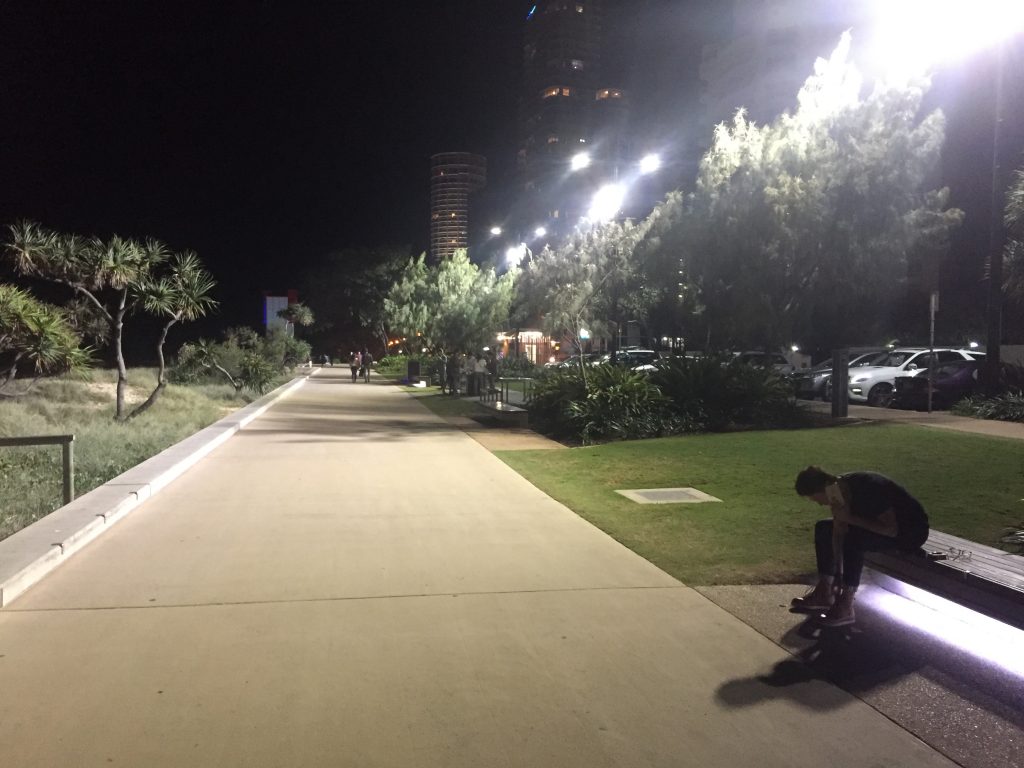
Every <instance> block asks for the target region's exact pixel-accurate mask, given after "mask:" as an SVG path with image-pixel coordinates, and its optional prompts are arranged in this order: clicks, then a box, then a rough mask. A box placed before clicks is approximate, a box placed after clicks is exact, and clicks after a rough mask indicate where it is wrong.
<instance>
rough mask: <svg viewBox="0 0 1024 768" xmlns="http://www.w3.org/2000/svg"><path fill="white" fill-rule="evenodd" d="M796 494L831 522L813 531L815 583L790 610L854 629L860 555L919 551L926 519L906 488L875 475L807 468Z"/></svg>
mask: <svg viewBox="0 0 1024 768" xmlns="http://www.w3.org/2000/svg"><path fill="white" fill-rule="evenodd" d="M796 492H797V494H799V495H800V496H803V497H804V498H807V499H810V500H811V501H814V502H815V503H817V504H821V505H822V506H826V507H829V508H830V509H831V510H832V517H831V519H828V520H820V521H818V523H817V524H816V525H815V526H814V553H815V556H816V558H817V564H818V583H817V584H816V585H815V587H814V589H812V590H811V591H810V592H808V593H807V594H806V595H804V596H803V597H796V598H794V599H793V602H792V606H793V608H794V609H795V610H798V611H806V612H808V613H818V612H821V613H824V614H825V615H824V616H823V617H822V618H821V619H820V620H819V623H820V624H821V625H822V626H826V627H842V626H845V625H847V624H853V623H854V621H855V620H856V617H855V615H854V612H853V600H854V596H855V595H856V593H857V587H858V586H859V585H860V575H861V571H862V570H863V569H864V553H865V552H884V551H901V552H914V551H916V550H918V549H920V547H921V546H922V545H923V544H924V543H925V541H927V540H928V531H929V526H928V515H927V513H926V512H925V510H924V507H923V506H921V502H919V501H918V500H917V499H915V498H914V497H913V496H912V495H911V494H910V492H909V491H908V490H907V489H906V488H904V487H903V486H902V485H900V484H899V483H897V482H895V481H894V480H890V479H889V478H888V477H885V476H884V475H880V474H878V473H876V472H849V473H847V474H845V475H838V476H836V475H831V474H829V473H828V472H826V471H825V470H823V469H820V468H819V467H807V469H804V470H802V471H801V472H800V473H799V474H798V475H797V477H796Z"/></svg>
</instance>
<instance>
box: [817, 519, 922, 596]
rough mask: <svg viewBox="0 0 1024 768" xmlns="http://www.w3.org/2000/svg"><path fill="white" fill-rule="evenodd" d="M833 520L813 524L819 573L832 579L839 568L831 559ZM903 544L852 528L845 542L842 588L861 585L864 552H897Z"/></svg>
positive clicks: (855, 527) (867, 531)
mask: <svg viewBox="0 0 1024 768" xmlns="http://www.w3.org/2000/svg"><path fill="white" fill-rule="evenodd" d="M832 522H833V521H832V519H831V518H830V519H828V520H819V521H818V522H817V523H815V525H814V553H815V555H816V556H817V558H818V574H819V575H820V576H833V575H835V572H836V565H835V563H834V562H833V559H834V558H833V557H832ZM901 549H902V547H901V546H900V542H899V541H897V540H896V539H894V538H892V537H891V536H883V535H882V534H880V533H875V532H874V531H869V530H867V529H866V528H859V527H857V526H856V525H851V526H849V528H847V530H846V536H845V538H844V539H843V586H845V587H857V586H860V574H861V571H863V570H864V553H865V552H898V551H900V550H901Z"/></svg>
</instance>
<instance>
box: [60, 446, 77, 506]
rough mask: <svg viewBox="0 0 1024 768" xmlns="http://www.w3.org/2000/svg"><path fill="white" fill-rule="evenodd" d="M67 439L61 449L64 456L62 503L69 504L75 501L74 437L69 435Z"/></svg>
mask: <svg viewBox="0 0 1024 768" xmlns="http://www.w3.org/2000/svg"><path fill="white" fill-rule="evenodd" d="M68 437H69V439H68V441H67V442H65V443H64V444H63V445H62V446H61V448H62V453H63V454H64V503H65V504H70V503H71V502H72V501H74V500H75V436H74V435H69V436H68Z"/></svg>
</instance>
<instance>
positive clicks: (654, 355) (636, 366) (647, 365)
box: [591, 347, 661, 371]
mask: <svg viewBox="0 0 1024 768" xmlns="http://www.w3.org/2000/svg"><path fill="white" fill-rule="evenodd" d="M660 359H661V353H660V352H655V351H654V350H653V349H640V348H639V347H625V348H624V349H620V350H617V351H615V352H606V353H605V354H603V355H601V356H600V357H599V358H597V359H596V360H595V361H594V362H593V363H591V365H601V364H603V363H610V364H612V365H621V366H622V367H623V368H629V369H631V370H634V371H641V370H643V371H653V370H654V363H655V361H657V360H660Z"/></svg>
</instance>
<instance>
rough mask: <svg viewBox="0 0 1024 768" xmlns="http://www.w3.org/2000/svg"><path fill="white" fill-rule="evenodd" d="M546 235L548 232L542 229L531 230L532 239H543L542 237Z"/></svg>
mask: <svg viewBox="0 0 1024 768" xmlns="http://www.w3.org/2000/svg"><path fill="white" fill-rule="evenodd" d="M547 233H548V231H547V230H546V229H544V227H537V228H536V229H535V230H533V236H534V237H544V235H546V234H547Z"/></svg>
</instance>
